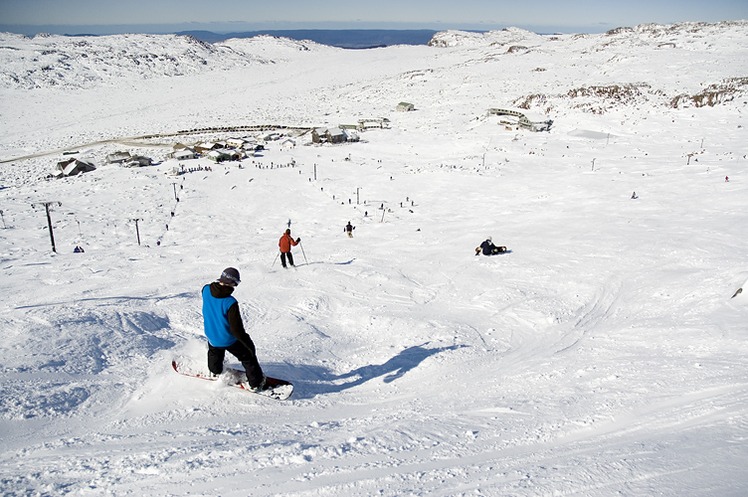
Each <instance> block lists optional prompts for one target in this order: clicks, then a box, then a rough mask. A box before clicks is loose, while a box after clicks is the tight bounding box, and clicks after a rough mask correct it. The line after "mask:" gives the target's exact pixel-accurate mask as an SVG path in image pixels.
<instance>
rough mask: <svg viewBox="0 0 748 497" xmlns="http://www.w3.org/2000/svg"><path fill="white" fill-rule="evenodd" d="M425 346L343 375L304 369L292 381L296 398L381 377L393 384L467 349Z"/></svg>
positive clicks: (418, 346) (312, 367)
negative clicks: (450, 353)
mask: <svg viewBox="0 0 748 497" xmlns="http://www.w3.org/2000/svg"><path fill="white" fill-rule="evenodd" d="M425 345H428V342H427V343H424V344H422V345H414V346H412V347H408V348H406V349H404V350H402V351H400V352H399V353H398V354H397V355H395V356H394V357H392V358H391V359H389V360H388V361H387V362H385V363H383V364H373V365H369V366H362V367H360V368H356V369H354V370H352V371H349V372H348V373H343V374H334V373H333V372H332V371H330V370H329V369H327V368H325V367H323V366H311V367H309V366H300V367H299V371H297V374H294V375H292V376H294V377H295V378H296V379H292V380H291V381H292V382H293V383H294V386H295V391H294V396H293V398H294V399H302V398H313V397H315V396H317V395H324V394H328V393H337V392H342V391H344V390H348V389H350V388H354V387H357V386H359V385H362V384H364V383H366V382H367V381H371V380H374V379H376V378H380V377H381V378H382V382H384V383H391V382H393V381H395V380H397V379H398V378H401V377H402V376H404V375H405V373H407V372H408V371H410V370H412V369H414V368H416V367H417V366H418V365H419V364H421V363H422V362H423V361H424V360H426V359H427V358H429V357H431V356H434V355H436V354H439V353H442V352H447V351H450V350H457V349H460V348H462V347H467V345H452V346H449V347H437V348H427V347H425ZM289 376H291V375H289ZM298 378H304V379H303V380H302V379H298ZM315 380H316V381H315Z"/></svg>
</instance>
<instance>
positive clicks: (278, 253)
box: [270, 252, 280, 269]
mask: <svg viewBox="0 0 748 497" xmlns="http://www.w3.org/2000/svg"><path fill="white" fill-rule="evenodd" d="M278 255H280V252H276V253H275V259H273V263H272V264H270V269H272V268H273V266H275V261H277V260H278Z"/></svg>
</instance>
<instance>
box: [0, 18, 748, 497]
mask: <svg viewBox="0 0 748 497" xmlns="http://www.w3.org/2000/svg"><path fill="white" fill-rule="evenodd" d="M746 39H748V22H730V23H720V24H701V23H688V24H679V25H672V26H661V25H643V26H637V27H634V28H624V29H618V30H614V31H612V32H609V33H605V34H599V35H554V36H539V35H536V34H533V33H529V32H526V31H522V30H518V29H509V30H505V31H496V32H491V33H485V34H476V33H459V32H451V31H450V32H444V33H439V34H438V35H436V36H435V38H434V40H432V43H431V44H430V46H394V47H388V48H380V49H371V50H350V51H346V50H342V49H334V48H331V47H323V46H320V45H316V44H314V43H311V42H295V41H291V40H286V39H277V38H270V37H260V38H256V39H250V40H228V41H226V42H223V43H220V44H216V45H205V44H202V43H200V42H196V41H195V40H192V39H189V38H183V37H176V36H146V35H117V36H107V37H100V38H85V37H78V38H76V37H60V36H37V37H34V38H24V37H20V36H16V35H10V34H2V35H0V115H1V117H2V119H0V214H1V215H2V226H0V263H2V280H1V281H0V289H1V290H2V296H3V301H4V306H3V308H2V311H1V312H0V329H1V330H2V341H1V342H0V352H1V354H0V357H1V359H0V364H2V391H3V394H2V396H1V397H0V439H1V441H2V449H0V491H1V493H2V494H3V495H6V496H22V495H23V496H26V495H28V496H31V495H43V496H59V495H118V496H119V495H164V496H187V495H191V496H203V495H204V496H207V495H211V496H216V495H219V496H223V497H234V496H236V497H238V496H247V495H252V496H335V497H344V496H345V497H348V496H354V495H355V496H359V495H360V496H369V495H383V496H426V495H429V496H504V495H512V496H541V495H542V496H550V495H584V496H592V497H604V496H611V495H628V496H634V495H636V496H638V495H664V496H679V497H680V496H685V495H689V496H695V495H697V496H714V495H719V496H743V495H746V494H748V471H746V461H748V343H747V341H746V339H747V338H748V326H747V325H746V323H748V289H746V288H745V287H746V285H747V284H748V281H746V280H748V250H746V242H747V239H746V234H748V178H747V174H748V170H747V167H748V158H747V157H746V154H748V150H747V149H746V143H748V134H747V133H746V124H747V123H746V118H745V112H746V109H747V106H746V101H748V46H747V45H746V43H745V40H746ZM400 102H409V103H412V104H413V106H414V108H415V110H413V111H410V112H398V111H396V110H395V109H396V107H397V105H398V104H399V103H400ZM489 109H513V110H516V111H519V112H527V114H528V116H529V115H533V116H541V117H542V118H543V119H548V120H552V121H553V124H552V126H551V128H550V130H549V131H545V132H533V131H530V130H528V129H524V128H521V127H518V126H517V121H516V119H514V120H512V119H511V116H506V115H496V114H493V113H489V112H488V111H489ZM382 118H385V119H386V120H383V119H382ZM368 119H371V120H373V121H368V122H370V123H377V122H378V123H380V124H381V125H382V127H381V128H380V127H376V126H375V127H373V128H372V129H367V130H365V131H359V132H358V137H359V138H360V140H359V141H355V142H348V143H341V144H331V143H313V141H312V129H317V128H337V127H339V126H340V125H349V124H350V125H356V124H357V123H358V121H359V120H368ZM218 128H224V129H218ZM229 138H244V139H246V140H247V141H249V142H250V143H257V144H262V145H263V146H264V150H259V151H257V152H255V153H254V155H252V154H249V155H248V156H247V157H246V158H243V159H241V160H228V161H224V162H220V163H215V162H212V161H210V160H208V159H207V158H205V157H202V158H198V159H190V160H177V159H174V158H171V157H170V155H169V154H170V153H172V152H173V150H174V145H175V144H177V143H182V144H184V145H187V146H192V145H197V144H200V143H205V142H209V141H212V142H215V141H225V140H228V139H229ZM119 151H127V152H129V153H130V154H132V155H142V156H147V157H150V158H152V159H153V161H154V164H153V165H151V166H146V167H124V166H122V165H119V164H108V163H107V161H106V158H107V156H108V155H110V154H113V153H115V152H119ZM71 157H73V158H80V159H81V160H90V161H91V162H93V163H94V164H95V165H96V169H95V170H94V171H91V172H86V173H82V174H79V175H76V176H69V177H63V178H57V179H53V178H52V177H51V175H52V174H53V173H54V172H55V165H56V164H57V163H58V162H60V161H62V160H64V159H68V158H71ZM47 211H48V212H49V220H50V222H51V226H52V231H51V232H50V230H49V228H48V226H47ZM348 221H351V222H352V224H353V225H354V226H355V227H356V229H355V230H354V236H353V238H349V237H348V236H346V234H345V233H344V226H345V225H346V223H347V222H348ZM289 226H290V228H291V230H292V232H293V235H294V236H299V237H301V244H300V246H297V247H295V248H294V257H295V260H296V263H297V267H296V268H289V269H283V268H281V267H280V264H279V262H278V260H277V259H276V257H277V242H278V238H279V237H280V235H281V234H282V232H283V231H284V230H285V229H286V228H287V227H289ZM50 235H53V237H54V242H55V248H56V252H53V251H52V237H51V236H50ZM489 236H490V237H492V239H493V241H494V242H495V243H496V244H499V245H506V246H507V247H508V248H509V249H510V252H509V253H506V254H502V255H497V256H492V257H486V256H483V255H479V256H476V255H474V253H475V252H474V249H475V247H476V246H478V245H479V244H480V243H481V242H482V241H483V240H484V239H486V238H487V237H489ZM75 247H81V248H82V249H83V250H84V252H83V253H74V251H73V250H74V248H75ZM228 266H233V267H236V268H238V269H239V271H240V272H241V277H242V283H241V285H240V286H239V287H238V289H237V291H236V292H235V294H234V295H235V296H236V297H237V299H238V300H239V302H240V307H241V311H242V315H243V319H244V322H245V326H246V327H247V330H248V332H249V334H250V335H251V336H252V338H253V340H254V342H255V344H256V346H257V350H258V357H259V360H260V363H261V364H262V366H263V368H264V369H265V372H266V373H267V374H269V375H272V376H276V377H280V378H284V379H287V380H290V381H292V382H293V383H294V385H295V392H294V395H293V397H292V398H291V399H290V400H287V401H282V402H281V401H274V400H270V399H265V398H262V397H260V396H257V395H253V394H251V393H247V392H242V391H240V390H238V389H235V388H231V387H230V386H228V385H227V384H226V383H225V382H220V381H219V382H205V381H200V380H196V379H193V378H187V377H183V376H180V375H177V374H176V373H174V372H173V371H172V370H171V367H170V362H171V360H172V359H174V358H180V360H184V361H187V362H189V363H191V364H192V365H194V366H195V367H198V368H200V367H206V365H205V355H206V350H207V345H206V341H205V339H204V337H203V334H202V316H201V301H200V289H201V287H202V286H203V285H204V284H206V283H209V282H211V281H214V280H215V279H216V278H217V277H218V276H219V275H220V273H221V271H222V270H223V269H224V268H225V267H228ZM741 289H743V290H744V291H741ZM227 357H229V361H228V364H229V365H232V366H237V365H238V364H237V363H236V362H235V361H234V360H233V358H231V357H230V356H227Z"/></svg>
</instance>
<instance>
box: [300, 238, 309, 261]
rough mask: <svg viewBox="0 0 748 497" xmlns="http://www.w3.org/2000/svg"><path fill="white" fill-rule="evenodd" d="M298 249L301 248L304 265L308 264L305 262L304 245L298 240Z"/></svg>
mask: <svg viewBox="0 0 748 497" xmlns="http://www.w3.org/2000/svg"><path fill="white" fill-rule="evenodd" d="M299 247H301V255H303V256H304V264H309V261H307V260H306V254H305V253H304V245H302V244H301V240H299Z"/></svg>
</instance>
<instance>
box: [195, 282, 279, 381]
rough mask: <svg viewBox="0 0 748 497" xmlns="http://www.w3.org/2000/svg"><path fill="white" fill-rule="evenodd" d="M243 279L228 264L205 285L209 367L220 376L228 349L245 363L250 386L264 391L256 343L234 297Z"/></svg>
mask: <svg viewBox="0 0 748 497" xmlns="http://www.w3.org/2000/svg"><path fill="white" fill-rule="evenodd" d="M240 282H241V280H240V278H239V271H238V270H236V269H235V268H233V267H227V268H226V269H224V270H223V272H222V273H221V276H220V277H219V278H218V280H216V281H214V282H213V283H209V284H207V285H205V286H204V287H203V290H202V296H203V324H204V327H205V336H206V337H207V338H208V370H209V371H210V372H211V373H212V374H214V375H216V376H217V375H220V374H221V373H222V372H223V360H224V357H225V355H226V351H228V352H230V353H231V354H232V355H234V356H235V357H236V358H237V359H239V361H240V362H241V363H242V366H244V370H245V371H246V373H247V382H248V383H249V387H250V388H251V389H252V390H255V391H260V390H262V389H263V387H264V386H265V375H264V374H263V372H262V368H261V367H260V364H259V362H258V361H257V355H256V352H255V344H254V343H253V342H252V339H251V338H250V337H249V335H248V334H247V332H246V331H245V330H244V323H243V322H242V316H241V313H240V312H239V302H237V300H236V298H234V297H232V296H231V294H232V293H233V292H234V289H235V288H236V287H237V286H238V285H239V283H240Z"/></svg>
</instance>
